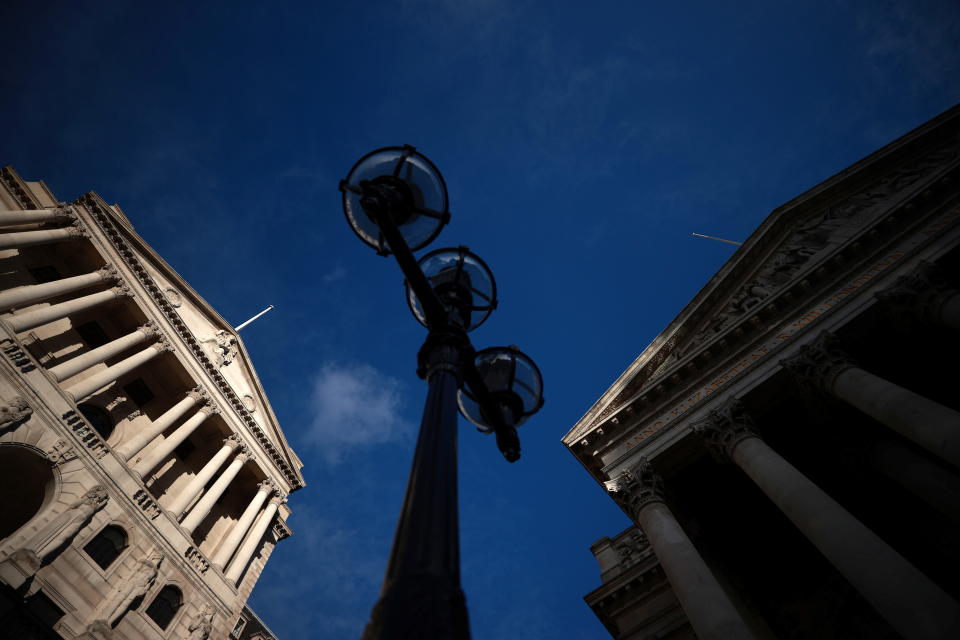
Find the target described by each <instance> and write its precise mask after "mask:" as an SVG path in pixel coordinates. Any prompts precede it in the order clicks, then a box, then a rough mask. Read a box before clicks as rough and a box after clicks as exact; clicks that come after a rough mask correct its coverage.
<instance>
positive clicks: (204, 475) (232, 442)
mask: <svg viewBox="0 0 960 640" xmlns="http://www.w3.org/2000/svg"><path fill="white" fill-rule="evenodd" d="M239 446H240V438H239V437H237V435H236V434H234V435H231V436H227V437H226V438H224V439H223V446H222V447H221V448H220V450H219V451H217V452H216V453H215V454H214V455H213V457H212V458H211V459H210V460H209V461H208V462H207V464H205V465H203V468H202V469H200V472H199V473H197V475H196V476H194V477H193V479H192V480H191V481H190V482H188V483H187V486H186V487H184V488H183V489H182V490H181V491H180V493H178V494H177V495H176V496H175V497H174V498H173V500H172V501H171V502H170V504H169V505H168V506H167V511H169V512H170V513H172V514H173V515H174V516H176V517H178V518H179V517H180V515H181V514H182V513H183V511H184V509H186V508H187V506H188V505H189V504H190V503H191V502H192V501H193V499H194V498H196V497H197V494H199V493H200V492H201V491H203V488H204V487H205V486H206V484H207V483H208V482H210V478H212V477H213V475H214V474H215V473H216V472H217V471H218V470H219V469H220V467H222V466H223V463H224V462H226V460H227V458H229V457H230V454H231V453H233V450H234V449H236V448H237V447H239Z"/></svg>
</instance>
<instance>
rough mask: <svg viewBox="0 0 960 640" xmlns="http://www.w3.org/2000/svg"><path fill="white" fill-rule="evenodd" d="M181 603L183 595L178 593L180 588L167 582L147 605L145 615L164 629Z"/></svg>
mask: <svg viewBox="0 0 960 640" xmlns="http://www.w3.org/2000/svg"><path fill="white" fill-rule="evenodd" d="M182 603H183V595H182V594H181V593H180V589H177V588H176V587H173V586H170V585H169V584H168V585H167V586H165V587H164V588H163V589H160V593H158V594H157V597H156V598H154V599H153V602H151V603H150V606H149V607H147V615H148V616H150V619H151V620H153V621H154V622H156V623H157V626H158V627H160V628H161V629H166V628H167V625H169V624H170V621H171V620H173V616H174V615H176V613H177V610H178V609H180V605H181V604H182Z"/></svg>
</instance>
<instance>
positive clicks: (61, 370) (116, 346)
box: [47, 321, 161, 382]
mask: <svg viewBox="0 0 960 640" xmlns="http://www.w3.org/2000/svg"><path fill="white" fill-rule="evenodd" d="M152 337H157V338H160V337H161V334H160V330H159V329H158V328H157V326H156V325H155V324H153V322H152V321H149V322H147V323H146V324H144V325H143V326H141V327H138V328H137V330H136V331H133V332H132V333H128V334H127V335H125V336H123V337H122V338H117V339H116V340H112V341H110V342H108V343H107V344H105V345H101V346H99V347H97V348H96V349H91V350H90V351H87V352H86V353H81V354H80V355H78V356H75V357H73V358H70V359H69V360H67V361H66V362H63V363H61V364H58V365H57V366H55V367H51V368H49V369H47V372H48V373H50V375H52V376H53V377H54V378H55V379H56V380H57V382H60V381H62V380H66V379H67V378H70V377H72V376H75V375H77V374H78V373H80V372H81V371H83V370H85V369H89V368H90V367H92V366H94V365H98V364H101V363H103V362H104V361H105V360H108V359H109V358H112V357H114V356H116V355H119V354H121V353H123V352H124V351H126V350H127V349H129V348H130V347H133V346H136V345H138V344H140V343H141V342H145V341H146V340H147V339H148V338H152Z"/></svg>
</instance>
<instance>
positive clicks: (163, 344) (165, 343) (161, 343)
mask: <svg viewBox="0 0 960 640" xmlns="http://www.w3.org/2000/svg"><path fill="white" fill-rule="evenodd" d="M156 333H157V336H158V340H157V341H156V342H154V343H153V344H151V345H150V346H151V347H153V348H154V349H156V350H157V351H159V352H160V353H166V352H167V351H173V350H174V349H173V345H172V344H170V341H169V340H168V339H167V337H166V336H165V335H163V334H161V333H160V330H159V329H157V330H156Z"/></svg>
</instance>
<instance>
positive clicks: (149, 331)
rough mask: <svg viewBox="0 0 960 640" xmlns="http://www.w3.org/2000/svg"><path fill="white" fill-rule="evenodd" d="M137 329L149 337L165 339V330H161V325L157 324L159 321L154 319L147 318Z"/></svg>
mask: <svg viewBox="0 0 960 640" xmlns="http://www.w3.org/2000/svg"><path fill="white" fill-rule="evenodd" d="M137 331H139V332H140V333H142V334H143V335H145V336H147V338H155V339H157V340H163V339H165V338H164V335H163V331H161V330H160V327H158V326H157V323H156V322H154V321H153V320H147V321H146V322H144V323H143V324H142V325H140V326H139V327H137Z"/></svg>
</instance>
